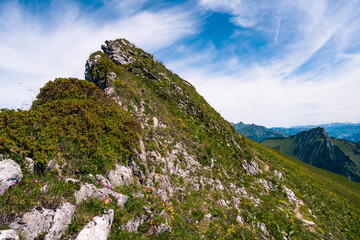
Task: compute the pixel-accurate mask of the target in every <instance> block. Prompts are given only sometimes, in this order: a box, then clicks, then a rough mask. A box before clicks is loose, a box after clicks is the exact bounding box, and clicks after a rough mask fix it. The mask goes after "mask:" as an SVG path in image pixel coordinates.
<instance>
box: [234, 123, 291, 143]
mask: <svg viewBox="0 0 360 240" xmlns="http://www.w3.org/2000/svg"><path fill="white" fill-rule="evenodd" d="M233 125H234V127H235V130H236V131H237V132H238V133H241V134H242V135H244V136H245V137H248V138H250V139H252V140H254V141H256V142H261V141H264V140H265V139H267V138H278V137H279V138H281V137H287V136H288V135H286V134H284V133H280V132H277V131H275V130H271V129H268V128H266V127H263V126H259V125H255V124H244V123H243V122H239V123H233Z"/></svg>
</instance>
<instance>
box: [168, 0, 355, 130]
mask: <svg viewBox="0 0 360 240" xmlns="http://www.w3.org/2000/svg"><path fill="white" fill-rule="evenodd" d="M359 5H360V4H359V3H358V2H357V1H348V2H346V3H344V2H337V1H326V0H321V1H310V0H308V1H307V0H305V1H295V2H294V1H290V0H289V1H248V0H239V1H230V0H229V1H227V0H223V1H221V0H217V1H215V0H200V1H199V6H200V7H202V8H203V9H205V10H206V11H210V12H220V13H225V14H228V15H229V21H231V22H232V23H233V24H234V33H233V36H232V38H233V40H232V41H230V42H228V45H232V48H233V49H237V50H238V51H237V52H236V53H235V54H232V55H231V54H229V55H228V56H230V55H231V60H226V59H222V60H221V61H215V60H214V59H218V58H216V57H215V58H214V59H208V63H207V64H206V65H205V64H204V68H203V69H199V68H196V69H195V68H192V67H191V66H187V67H186V66H183V67H182V68H179V69H178V71H180V72H183V73H184V76H185V77H187V78H188V79H190V81H191V82H194V83H196V84H195V85H196V86H197V87H198V89H199V90H200V92H201V93H202V94H203V95H204V96H205V98H206V99H208V100H209V101H210V102H211V103H212V104H213V105H214V106H215V107H216V109H218V110H221V112H222V115H223V116H225V117H226V118H227V119H228V120H230V121H234V122H237V121H240V120H242V121H245V122H248V123H251V122H252V123H257V124H263V125H266V126H275V125H277V126H289V125H297V124H310V123H312V124H316V123H323V122H332V121H343V122H344V121H355V122H357V121H359V120H360V95H359V94H357V92H358V91H359V90H360V83H359V82H360V81H358V77H357V76H358V74H359V70H358V66H359V64H360V63H359V61H358V60H359V57H360V54H359V49H360V44H359V42H360V41H359V40H360V38H359V32H360V21H359V18H360V17H359V11H358V9H359ZM243 33H246V34H243ZM259 39H261V44H256V41H259ZM244 46H246V48H249V49H251V51H250V52H249V53H247V52H246V51H247V49H245V50H246V51H243V52H242V51H239V49H242V48H244ZM229 49H230V48H229V47H228V46H227V48H226V49H223V48H218V49H217V51H218V55H220V54H223V55H224V51H227V50H229ZM212 52H213V53H212V55H214V56H216V55H217V54H216V53H214V50H212ZM170 65H171V64H170ZM219 66H221V67H219ZM234 69H236V71H234ZM201 79H207V80H206V82H205V81H202V80H201Z"/></svg>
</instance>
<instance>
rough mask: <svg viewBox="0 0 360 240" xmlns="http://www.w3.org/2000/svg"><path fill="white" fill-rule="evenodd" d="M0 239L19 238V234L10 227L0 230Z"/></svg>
mask: <svg viewBox="0 0 360 240" xmlns="http://www.w3.org/2000/svg"><path fill="white" fill-rule="evenodd" d="M0 240H19V236H18V235H17V233H16V231H14V230H12V229H10V230H0Z"/></svg>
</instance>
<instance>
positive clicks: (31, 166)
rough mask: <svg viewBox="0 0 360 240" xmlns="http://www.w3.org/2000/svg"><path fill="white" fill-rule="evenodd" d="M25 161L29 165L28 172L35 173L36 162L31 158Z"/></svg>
mask: <svg viewBox="0 0 360 240" xmlns="http://www.w3.org/2000/svg"><path fill="white" fill-rule="evenodd" d="M25 161H26V164H27V166H26V167H27V171H28V172H29V173H34V166H35V164H34V160H32V159H31V158H27V157H26V158H25Z"/></svg>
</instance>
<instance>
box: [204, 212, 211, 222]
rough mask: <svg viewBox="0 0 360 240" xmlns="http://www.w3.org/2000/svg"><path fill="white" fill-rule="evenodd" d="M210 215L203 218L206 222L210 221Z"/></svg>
mask: <svg viewBox="0 0 360 240" xmlns="http://www.w3.org/2000/svg"><path fill="white" fill-rule="evenodd" d="M211 217H212V216H211V213H208V214H205V216H204V219H205V220H206V221H210V220H211Z"/></svg>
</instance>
